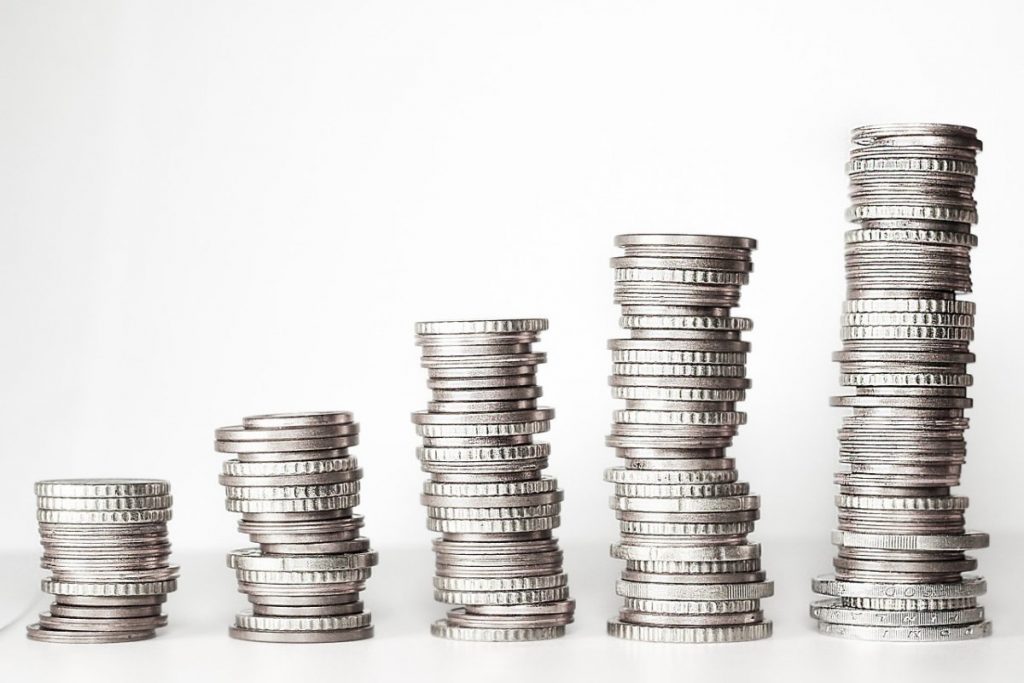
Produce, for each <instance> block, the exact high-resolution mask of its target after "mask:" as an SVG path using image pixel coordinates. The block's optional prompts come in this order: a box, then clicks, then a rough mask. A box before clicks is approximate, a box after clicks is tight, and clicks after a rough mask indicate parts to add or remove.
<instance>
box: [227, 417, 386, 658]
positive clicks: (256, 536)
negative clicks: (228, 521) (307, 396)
mask: <svg viewBox="0 0 1024 683" xmlns="http://www.w3.org/2000/svg"><path fill="white" fill-rule="evenodd" d="M358 441H359V425H358V424H357V423H355V422H353V419H352V413H348V412H327V413H289V414H278V415H255V416H252V417H247V418H244V419H243V420H242V424H241V425H240V426H237V427H222V428H221V429H218V430H217V432H216V449H217V450H218V451H219V452H222V453H232V454H235V455H236V457H237V459H236V460H228V461H227V462H225V463H224V466H223V474H222V475H221V477H220V483H221V484H222V485H223V486H224V489H225V492H226V494H227V508H228V510H231V511H233V512H239V513H241V514H242V519H241V521H240V522H239V523H238V530H239V531H241V532H242V533H243V534H248V535H249V538H250V539H251V540H252V542H253V543H257V544H259V548H246V549H243V550H236V551H234V552H232V553H230V554H229V555H228V557H227V560H228V566H229V567H231V568H232V569H234V570H235V576H236V578H237V579H238V590H239V591H240V592H242V593H245V594H246V596H247V597H248V599H249V602H250V603H251V604H252V611H246V612H242V613H240V614H238V615H237V616H236V617H235V624H234V626H232V627H231V629H230V631H229V632H230V634H231V636H232V637H233V638H238V639H240V640H252V641H261V642H270V643H333V642H341V641H350V640H362V639H364V638H369V637H371V636H372V635H373V626H372V625H371V623H370V613H369V612H364V611H363V603H362V602H361V601H360V600H359V593H360V591H362V590H363V589H364V588H365V587H366V580H367V579H368V578H370V571H371V570H370V568H371V567H373V566H374V565H376V564H377V553H375V552H374V551H372V550H370V541H369V540H368V539H366V538H363V537H362V536H360V535H359V532H360V529H361V528H362V526H363V518H362V516H360V515H357V514H354V513H353V509H354V508H355V506H356V505H358V504H359V480H360V479H362V476H363V471H362V470H361V469H359V463H358V462H357V461H356V458H355V456H353V455H350V454H349V449H350V448H351V447H352V446H355V445H356V444H357V443H358Z"/></svg>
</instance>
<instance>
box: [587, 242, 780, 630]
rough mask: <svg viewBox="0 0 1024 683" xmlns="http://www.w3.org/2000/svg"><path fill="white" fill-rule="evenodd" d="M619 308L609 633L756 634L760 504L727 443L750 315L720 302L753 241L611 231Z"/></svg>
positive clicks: (730, 296) (767, 589)
mask: <svg viewBox="0 0 1024 683" xmlns="http://www.w3.org/2000/svg"><path fill="white" fill-rule="evenodd" d="M615 243H616V245H617V246H619V247H622V248H623V249H624V250H625V255H624V256H620V257H617V258H613V259H612V261H611V265H612V267H613V268H614V269H615V302H616V303H618V304H620V305H621V307H622V317H621V318H620V325H621V326H622V327H623V328H625V329H626V330H628V331H629V338H628V339H613V340H611V341H610V342H609V344H608V346H609V348H610V349H611V351H612V360H613V373H614V374H613V375H612V376H611V378H610V380H609V383H610V384H611V386H612V394H613V396H614V397H615V398H618V399H623V400H624V401H625V405H624V407H623V408H622V409H621V410H617V411H615V416H614V424H613V425H612V433H611V436H609V437H608V439H607V443H608V445H609V446H611V447H613V448H615V453H616V455H617V456H618V457H620V458H622V466H620V467H613V468H610V469H608V470H607V471H606V472H605V479H606V480H607V481H609V482H611V483H613V484H614V486H615V495H614V496H613V497H612V499H611V506H612V508H613V509H614V510H615V514H616V516H617V517H618V520H619V529H620V540H619V543H617V544H615V545H613V546H612V549H611V554H612V557H615V558H618V559H621V560H625V561H626V569H625V571H623V572H622V575H621V580H620V581H619V582H618V583H617V586H616V590H617V592H618V594H619V595H620V596H622V597H623V598H624V599H625V604H624V606H623V607H622V609H621V611H620V612H619V617H618V619H613V620H611V621H609V622H608V633H609V634H611V635H614V636H617V637H620V638H628V639H632V640H644V641H656V642H672V643H712V642H715V643H717V642H734V641H745V640H755V639H760V638H766V637H768V636H770V635H771V631H772V627H771V622H770V621H765V620H764V615H763V613H762V611H761V606H760V600H761V598H765V597H768V596H770V595H771V594H772V592H773V585H772V583H771V582H769V581H766V580H765V572H764V571H762V570H761V559H760V558H761V548H760V546H759V545H758V544H755V543H749V542H748V541H747V534H749V533H750V532H752V531H753V530H754V522H755V520H757V519H758V516H759V506H760V501H759V498H758V497H757V496H752V495H750V487H749V485H748V484H746V483H743V482H740V481H738V474H737V471H736V468H735V463H734V461H733V459H732V458H728V457H726V448H727V447H728V446H729V445H731V444H732V439H733V436H734V435H735V434H736V430H737V427H738V426H739V425H741V424H743V423H744V422H745V421H746V415H745V414H744V413H741V412H738V411H737V410H736V403H737V402H738V401H742V400H743V399H744V397H745V392H746V389H747V388H748V387H749V386H750V382H749V380H747V379H746V367H745V364H746V356H747V351H748V350H749V348H750V346H749V344H748V343H747V342H745V341H743V340H742V339H741V335H742V333H743V332H744V331H745V330H749V329H750V328H751V325H752V324H751V321H750V319H748V318H737V317H733V316H732V315H731V314H730V309H731V308H732V307H734V306H736V305H738V304H739V298H740V288H741V287H742V286H743V285H745V284H746V283H747V280H748V278H749V273H750V271H751V270H752V264H751V251H752V250H753V249H754V248H755V247H756V243H755V242H754V240H751V239H747V238H743V237H721V236H708V235H620V236H618V237H616V238H615Z"/></svg>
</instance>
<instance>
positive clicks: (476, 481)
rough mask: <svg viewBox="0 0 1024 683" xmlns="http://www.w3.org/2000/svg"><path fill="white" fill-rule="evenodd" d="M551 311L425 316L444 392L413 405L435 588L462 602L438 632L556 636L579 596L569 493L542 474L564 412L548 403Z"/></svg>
mask: <svg viewBox="0 0 1024 683" xmlns="http://www.w3.org/2000/svg"><path fill="white" fill-rule="evenodd" d="M547 327H548V323H547V320H542V319H518V320H475V321H462V322H424V323H417V325H416V343H417V344H418V345H419V346H420V347H422V352H423V358H422V365H423V367H425V368H426V369H427V372H428V375H429V380H428V382H427V386H428V387H429V388H430V390H431V391H432V393H433V400H432V401H431V402H430V403H429V405H428V408H427V410H426V411H420V412H416V413H414V414H413V422H414V423H415V424H416V432H417V434H419V435H420V436H421V437H423V447H422V448H419V449H418V450H417V455H418V457H419V460H420V463H421V465H422V467H423V470H424V471H425V472H428V473H429V474H430V480H429V481H427V482H425V483H424V485H423V496H422V502H423V504H424V505H425V506H426V507H427V517H428V519H427V526H428V528H430V529H431V530H432V531H437V532H440V533H441V538H439V539H436V540H435V541H434V552H435V555H436V560H437V565H436V567H437V572H436V576H435V577H434V598H435V599H436V600H438V601H439V602H443V603H446V604H454V605H460V606H459V607H455V608H454V609H452V610H451V611H449V612H448V615H447V618H445V619H441V620H439V621H437V622H435V623H434V624H433V625H432V626H431V633H433V634H434V635H435V636H439V637H442V638H451V639H454V640H472V641H490V642H495V641H522V640H543V639H548V638H557V637H559V636H562V635H564V633H565V626H566V624H569V623H570V622H571V621H572V617H573V611H574V608H575V604H574V602H573V601H572V600H571V599H570V598H569V585H568V577H567V576H566V574H565V573H563V571H562V551H561V550H559V548H558V541H557V540H556V539H555V538H554V537H553V536H552V530H553V529H555V528H556V527H557V526H558V524H559V511H560V508H561V501H562V492H561V491H560V490H559V489H558V482H557V481H556V480H555V479H553V478H551V477H545V476H543V472H544V469H545V468H546V467H547V465H548V455H549V453H550V451H551V448H550V446H549V445H548V444H546V443H535V442H534V441H533V435H534V434H540V433H541V432H546V431H548V429H549V427H550V424H551V419H552V418H553V417H554V411H553V410H551V409H550V408H538V407H537V399H538V398H539V397H540V395H541V388H540V387H539V386H538V385H537V375H536V372H537V366H538V365H539V364H540V363H543V362H544V360H545V355H544V354H543V353H537V352H534V351H533V350H532V346H531V345H532V344H533V342H535V341H537V337H538V334H539V333H540V332H541V331H542V330H546V329H547Z"/></svg>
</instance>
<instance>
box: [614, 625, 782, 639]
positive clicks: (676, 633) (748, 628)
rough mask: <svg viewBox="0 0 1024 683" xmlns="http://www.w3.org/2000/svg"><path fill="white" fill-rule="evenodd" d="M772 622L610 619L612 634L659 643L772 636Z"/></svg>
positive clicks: (617, 636) (618, 636)
mask: <svg viewBox="0 0 1024 683" xmlns="http://www.w3.org/2000/svg"><path fill="white" fill-rule="evenodd" d="M771 634H772V623H771V622H770V621H762V622H760V623H756V624H742V625H738V626H649V625H641V624H629V623H626V622H622V621H618V620H612V621H609V622H608V635H610V636H615V637H616V638H624V639H626V640H639V641H646V642H655V643H734V642H742V641H749V640H760V639H763V638H768V637H769V636H771Z"/></svg>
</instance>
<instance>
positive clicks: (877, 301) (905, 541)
mask: <svg viewBox="0 0 1024 683" xmlns="http://www.w3.org/2000/svg"><path fill="white" fill-rule="evenodd" d="M980 150H981V141H980V140H978V138H977V137H976V131H975V130H974V129H973V128H967V127H964V126H949V125H939V124H894V125H883V126H866V127H863V128H858V129H855V130H854V131H853V150H852V152H851V153H850V161H849V163H848V164H847V172H848V173H849V176H850V198H851V200H852V206H851V207H850V209H849V210H848V212H847V217H848V219H849V220H850V221H852V222H854V223H858V224H859V225H858V227H857V228H855V229H853V230H850V231H849V232H848V233H847V234H846V282H847V300H846V303H845V306H844V309H843V317H842V339H843V350H842V351H840V352H838V353H836V354H835V356H834V360H836V361H837V362H838V363H839V364H840V378H841V379H840V382H841V384H842V385H843V386H845V387H852V388H853V392H854V393H853V395H848V396H839V397H836V398H834V399H833V401H832V403H833V405H836V406H841V407H847V408H852V409H853V414H852V415H849V416H846V417H844V418H843V424H842V427H841V428H840V430H839V444H840V446H839V453H840V456H839V457H840V462H841V463H842V464H843V467H844V468H845V471H841V472H839V473H838V474H837V475H836V482H837V483H838V484H839V495H837V496H836V506H837V508H838V512H839V528H838V530H836V531H835V532H833V536H832V541H833V543H834V544H835V545H837V546H838V548H839V550H838V556H837V557H836V558H835V559H834V560H833V565H834V566H835V576H827V577H820V578H817V579H815V580H814V582H813V587H814V590H815V592H817V593H820V594H822V595H826V596H828V598H827V599H825V600H819V601H817V602H815V603H814V604H813V605H812V606H811V614H812V615H813V616H814V617H815V618H816V619H817V620H818V627H819V631H821V632H822V633H826V634H828V635H835V636H843V637H847V638H860V639H868V640H885V641H923V640H962V639H966V638H977V637H981V636H985V635H988V634H989V633H990V632H991V626H990V624H989V623H988V622H986V621H985V620H984V619H985V617H984V612H983V610H982V608H981V607H979V606H978V605H977V597H978V596H979V595H981V594H982V593H984V591H985V582H984V580H983V579H981V578H980V577H974V576H969V575H968V576H963V575H962V572H965V571H971V570H973V569H974V568H975V567H976V565H977V561H976V560H974V559H973V558H971V557H968V556H966V555H965V554H964V552H965V551H968V550H973V549H976V548H983V547H985V546H987V545H988V536H987V535H986V534H983V533H978V532H970V531H965V528H964V511H965V509H966V508H967V498H965V497H962V496H954V495H952V494H951V492H950V488H951V487H953V486H956V485H958V484H959V483H960V467H961V465H962V464H963V462H964V459H965V456H966V445H965V442H964V430H965V429H966V428H967V419H966V418H965V417H964V409H965V408H969V407H970V406H971V399H969V398H968V397H967V387H968V386H969V385H970V384H971V376H970V375H968V374H967V364H968V363H971V362H973V361H974V355H973V354H971V353H970V352H969V350H968V345H969V343H970V341H971V339H972V338H973V334H974V332H973V325H974V304H973V303H970V302H967V301H961V300H958V299H957V294H958V293H962V292H970V291H971V272H970V249H971V247H973V246H975V244H976V243H977V241H976V239H975V237H974V235H972V234H971V224H973V223H975V222H976V221H977V213H976V210H975V203H974V199H973V192H974V178H975V175H976V172H977V167H976V166H975V156H976V154H977V153H978V152H979V151H980Z"/></svg>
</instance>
